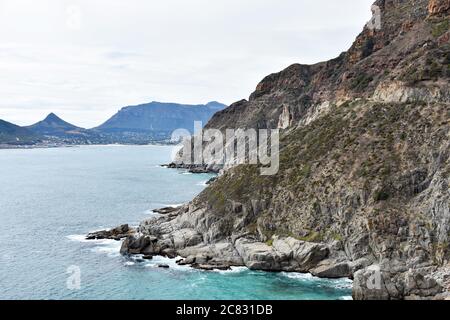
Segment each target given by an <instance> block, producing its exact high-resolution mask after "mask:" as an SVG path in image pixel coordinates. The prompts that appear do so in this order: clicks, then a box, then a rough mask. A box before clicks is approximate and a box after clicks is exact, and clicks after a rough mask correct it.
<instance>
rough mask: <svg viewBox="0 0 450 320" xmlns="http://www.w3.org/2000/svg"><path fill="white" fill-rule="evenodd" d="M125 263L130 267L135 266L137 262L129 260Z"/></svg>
mask: <svg viewBox="0 0 450 320" xmlns="http://www.w3.org/2000/svg"><path fill="white" fill-rule="evenodd" d="M124 264H125V266H127V267H129V266H134V265H135V264H136V263H134V262H132V261H127V262H125V263H124Z"/></svg>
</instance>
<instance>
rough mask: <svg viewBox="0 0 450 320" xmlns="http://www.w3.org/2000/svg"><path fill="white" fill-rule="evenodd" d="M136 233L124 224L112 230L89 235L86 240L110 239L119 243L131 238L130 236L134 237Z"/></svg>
mask: <svg viewBox="0 0 450 320" xmlns="http://www.w3.org/2000/svg"><path fill="white" fill-rule="evenodd" d="M135 232H136V230H134V229H133V228H130V227H129V226H128V225H127V224H124V225H121V226H119V227H117V228H114V229H111V230H102V231H96V232H92V233H89V234H88V235H87V236H86V240H103V239H110V240H117V241H119V240H121V239H124V238H127V237H129V236H130V235H133V234H134V233H135Z"/></svg>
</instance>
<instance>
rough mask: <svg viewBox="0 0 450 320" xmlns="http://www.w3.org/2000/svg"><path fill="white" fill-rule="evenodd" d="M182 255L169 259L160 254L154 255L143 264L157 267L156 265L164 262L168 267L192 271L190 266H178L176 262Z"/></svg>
mask: <svg viewBox="0 0 450 320" xmlns="http://www.w3.org/2000/svg"><path fill="white" fill-rule="evenodd" d="M181 259H182V257H177V258H175V259H170V258H166V257H161V256H155V257H153V259H152V260H149V261H148V263H147V264H146V265H145V267H147V268H158V265H160V264H165V265H168V266H169V269H172V270H177V271H193V270H194V269H193V268H191V267H190V266H180V265H178V264H177V263H176V262H177V261H178V260H181Z"/></svg>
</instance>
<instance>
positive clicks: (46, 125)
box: [26, 113, 115, 145]
mask: <svg viewBox="0 0 450 320" xmlns="http://www.w3.org/2000/svg"><path fill="white" fill-rule="evenodd" d="M26 129H28V130H30V131H31V132H33V133H34V134H36V135H40V136H42V137H44V138H45V139H44V140H45V141H46V142H47V143H52V144H67V145H85V144H108V143H115V141H112V140H111V139H110V138H109V137H106V136H104V135H102V134H101V133H99V132H96V131H94V130H89V129H84V128H80V127H77V126H75V125H73V124H70V123H68V122H66V121H64V120H62V119H61V118H60V117H58V116H57V115H56V114H54V113H50V114H49V115H48V116H47V117H46V118H45V119H44V120H42V121H39V122H37V123H35V124H33V125H31V126H28V127H26Z"/></svg>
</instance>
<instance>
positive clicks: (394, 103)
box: [140, 0, 450, 299]
mask: <svg viewBox="0 0 450 320" xmlns="http://www.w3.org/2000/svg"><path fill="white" fill-rule="evenodd" d="M375 5H376V6H377V7H375V9H374V11H375V13H377V14H378V13H379V14H380V20H379V22H380V24H379V25H378V26H376V27H373V26H374V24H375V25H376V24H377V23H376V22H374V24H371V25H370V27H369V26H366V27H365V29H364V30H363V32H362V33H361V34H360V35H359V36H358V38H357V39H356V41H355V43H354V44H353V46H352V47H351V48H350V50H349V51H348V52H346V53H343V54H342V55H340V56H339V57H338V58H337V59H334V60H331V61H328V62H323V63H319V64H316V65H312V66H306V65H299V64H296V65H292V66H290V67H289V68H287V69H286V70H283V71H282V72H280V73H277V74H273V75H270V76H268V77H266V78H265V79H264V80H263V81H262V82H261V83H260V84H259V85H258V86H257V88H256V91H255V92H254V93H253V94H252V95H251V96H250V99H249V100H248V101H247V100H243V101H240V102H237V103H235V104H233V105H232V106H231V107H230V108H228V109H225V110H223V111H221V112H219V113H217V114H216V115H215V116H214V117H213V119H212V120H211V121H210V122H209V123H208V125H207V127H208V128H217V129H222V130H224V129H226V128H277V127H279V128H282V129H283V134H282V138H281V152H280V166H281V167H280V171H279V173H278V174H276V175H274V176H261V175H260V171H259V170H258V168H257V167H255V166H250V165H242V166H238V167H235V168H232V169H229V170H227V171H226V172H225V173H224V174H223V175H222V176H221V177H219V178H218V180H217V181H215V182H214V183H213V184H212V185H211V186H210V187H209V188H207V189H206V190H205V191H204V192H203V193H202V194H201V195H199V196H198V197H197V198H196V199H195V200H194V201H193V202H192V203H191V204H189V205H188V206H185V207H183V208H181V209H180V210H179V212H177V213H175V214H172V215H171V216H168V217H162V218H159V219H156V220H150V221H145V222H143V223H142V225H141V228H140V230H141V231H142V232H143V233H144V235H151V236H154V237H155V238H154V242H153V244H152V246H151V248H150V249H148V250H150V251H151V252H157V253H163V254H173V253H174V252H176V253H179V254H181V255H183V256H185V257H188V259H187V261H186V263H195V264H197V265H201V266H203V267H205V268H207V267H208V266H209V267H211V266H212V267H213V266H227V265H230V264H231V265H246V266H248V267H250V268H252V269H260V270H285V271H299V272H311V273H313V274H315V275H318V276H323V277H339V276H350V277H354V278H355V282H354V297H355V298H356V299H405V298H434V297H436V296H438V297H444V296H445V295H441V296H439V295H440V294H442V292H445V291H447V292H448V290H449V287H448V286H449V283H448V281H449V279H450V272H449V269H450V268H449V267H448V261H449V260H450V248H449V241H450V211H449V207H450V189H449V185H450V160H449V147H450V88H449V78H450V47H449V28H448V25H449V6H448V1H435V0H431V1H428V0H409V1H405V0H402V1H400V0H391V1H388V0H384V1H383V0H379V1H376V3H375ZM374 270H375V271H374ZM373 279H375V280H376V279H378V281H375V282H374V286H371V285H370V283H371V282H370V281H372V280H373Z"/></svg>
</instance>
